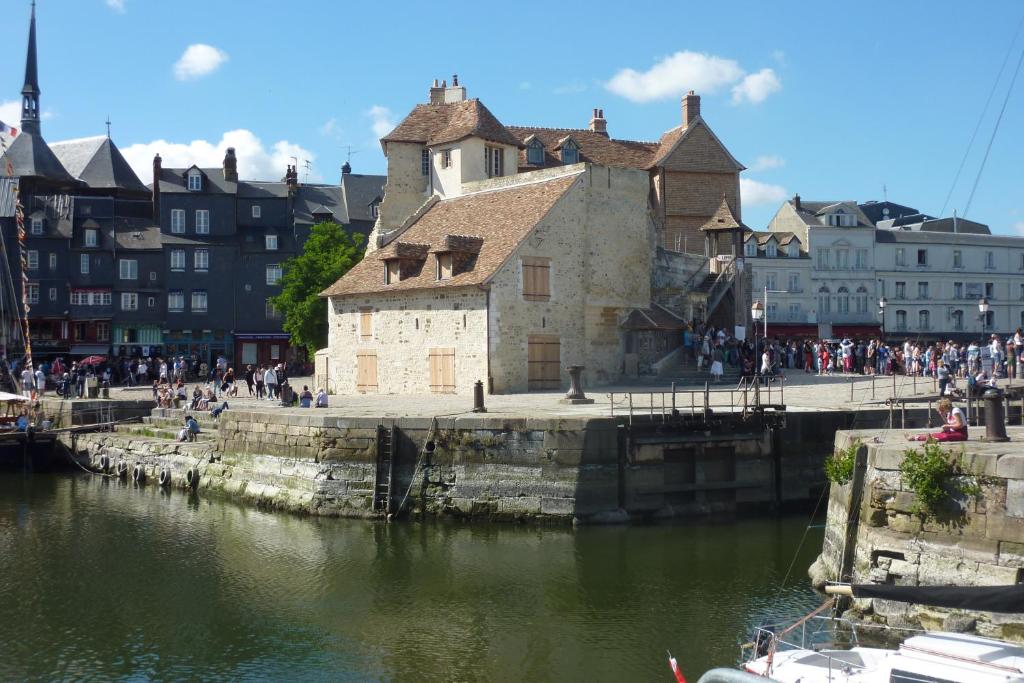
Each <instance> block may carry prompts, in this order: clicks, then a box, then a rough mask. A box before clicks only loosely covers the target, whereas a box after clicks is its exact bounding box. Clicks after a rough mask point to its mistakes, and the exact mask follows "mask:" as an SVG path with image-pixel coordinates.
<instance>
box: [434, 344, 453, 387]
mask: <svg viewBox="0 0 1024 683" xmlns="http://www.w3.org/2000/svg"><path fill="white" fill-rule="evenodd" d="M428 358H429V367H430V391H432V392H433V393H435V394H453V393H455V349H430V353H429V356H428Z"/></svg>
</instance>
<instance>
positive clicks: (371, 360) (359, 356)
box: [356, 351, 378, 393]
mask: <svg viewBox="0 0 1024 683" xmlns="http://www.w3.org/2000/svg"><path fill="white" fill-rule="evenodd" d="M377 388H378V387H377V352H376V351H356V390H357V391H360V392H363V393H365V392H371V391H373V392H375V391H377Z"/></svg>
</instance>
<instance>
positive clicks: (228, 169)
mask: <svg viewBox="0 0 1024 683" xmlns="http://www.w3.org/2000/svg"><path fill="white" fill-rule="evenodd" d="M224 180H226V181H228V182H229V183H237V182H238V159H237V158H236V157H235V148H234V147H228V151H227V152H225V153H224Z"/></svg>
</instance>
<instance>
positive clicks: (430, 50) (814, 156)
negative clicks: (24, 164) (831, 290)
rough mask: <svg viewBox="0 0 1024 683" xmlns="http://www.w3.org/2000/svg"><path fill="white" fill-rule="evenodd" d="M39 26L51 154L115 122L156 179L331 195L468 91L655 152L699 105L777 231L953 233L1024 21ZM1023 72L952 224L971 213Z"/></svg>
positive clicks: (995, 189)
mask: <svg viewBox="0 0 1024 683" xmlns="http://www.w3.org/2000/svg"><path fill="white" fill-rule="evenodd" d="M4 5H5V12H4V24H5V25H4V35H5V37H6V40H5V41H4V42H5V45H6V47H7V51H8V54H7V64H8V68H7V69H5V76H4V78H3V91H2V92H0V119H3V120H5V121H6V122H7V123H14V124H15V125H16V121H11V120H9V119H11V118H17V114H14V115H13V116H12V114H11V111H12V110H17V105H16V100H17V97H18V92H19V90H20V88H21V84H22V73H23V71H22V69H23V60H24V46H25V37H26V31H27V22H28V12H29V3H28V2H27V0H25V1H23V0H6V2H5V3H4ZM37 17H38V33H39V34H38V41H39V62H40V64H39V66H40V81H41V88H42V91H43V95H42V106H43V110H44V113H45V115H46V120H45V121H44V123H43V132H44V135H45V136H46V138H47V139H48V140H50V141H56V140H61V139H68V138H77V137H85V136H89V135H98V134H102V133H103V132H104V130H105V127H104V120H105V119H106V117H107V115H108V114H109V115H110V117H111V120H112V121H113V126H112V133H113V137H114V139H115V141H116V142H117V144H118V145H119V146H120V147H121V148H122V150H125V151H126V154H127V155H128V156H129V159H130V160H131V161H132V163H133V165H136V166H137V167H139V168H138V170H139V172H140V175H141V176H143V177H144V179H146V180H148V177H147V176H146V171H145V169H146V168H147V167H148V166H149V160H151V158H152V155H153V152H155V151H160V152H161V154H162V155H163V156H164V159H165V162H164V165H165V166H167V165H171V163H184V160H185V159H184V158H185V157H189V158H193V160H195V161H198V162H200V163H215V162H216V160H218V159H219V158H220V157H221V156H222V155H223V147H225V146H227V145H228V144H233V145H235V146H236V147H238V149H239V156H240V169H241V171H242V173H243V175H250V176H253V175H256V176H260V177H263V178H270V177H274V178H277V177H280V176H282V175H283V173H284V165H285V164H286V163H290V161H289V157H291V156H296V157H299V158H300V159H309V161H310V165H311V171H310V175H309V179H310V180H328V181H334V180H336V178H337V176H338V169H339V166H340V165H341V163H342V162H343V161H344V160H345V158H346V151H345V146H346V145H351V147H352V152H353V155H352V165H353V167H354V170H355V171H356V172H365V173H383V172H384V158H383V156H382V154H381V152H380V147H379V145H378V144H377V143H376V137H377V135H376V133H375V129H376V131H377V132H379V131H380V130H383V129H384V128H386V127H387V125H388V124H389V123H394V122H397V121H398V120H400V119H401V117H402V116H404V115H405V113H407V112H408V110H409V109H411V108H412V106H413V105H414V104H416V103H417V102H422V101H424V100H425V98H426V95H427V88H428V86H429V84H430V81H431V80H432V79H434V78H449V79H450V77H451V74H452V73H453V72H457V73H458V74H459V76H460V80H461V82H462V84H463V85H465V86H466V87H467V88H468V91H469V95H470V96H471V97H479V98H480V99H481V100H482V101H483V102H484V103H485V104H486V105H487V106H488V107H489V108H490V109H491V111H493V112H494V113H495V114H496V115H497V116H498V118H499V119H501V120H502V121H503V122H505V123H508V124H523V125H541V126H560V127H585V126H586V125H587V122H588V120H589V116H590V112H591V110H592V109H593V108H595V107H601V108H603V109H604V111H605V117H606V118H607V119H608V127H609V131H610V133H611V134H612V136H613V137H619V138H631V139H646V140H654V139H657V138H658V136H659V135H660V134H661V133H662V132H663V131H664V130H666V129H668V128H671V127H673V126H675V125H678V123H679V119H680V112H679V95H681V94H682V93H683V92H684V91H685V90H687V89H689V88H691V87H692V88H696V89H697V90H698V92H699V93H700V94H701V95H702V97H703V102H702V110H703V114H704V118H705V120H706V121H708V123H709V124H710V125H711V126H712V128H713V129H714V130H715V131H716V133H717V134H718V136H719V137H720V138H721V139H722V141H723V142H724V143H725V144H726V146H727V147H729V149H730V151H732V153H733V154H734V156H736V157H737V158H738V159H739V160H740V161H741V162H743V163H744V164H745V165H746V166H748V167H749V169H750V170H748V171H745V172H744V174H743V177H744V178H745V179H746V183H745V187H744V212H743V217H744V220H745V222H746V223H748V224H749V225H751V226H752V227H757V228H759V227H763V226H764V225H765V223H766V222H767V220H768V219H769V218H770V217H771V215H772V213H773V212H774V211H775V209H776V208H777V206H778V204H779V202H780V201H781V199H782V198H783V197H785V196H790V195H792V194H793V193H794V192H799V193H800V194H801V196H803V197H805V198H807V199H855V200H859V201H864V200H868V199H882V196H883V189H882V188H883V185H884V186H885V187H886V188H887V191H888V198H889V199H891V200H893V201H896V202H900V203H906V204H909V205H911V206H915V207H917V208H919V209H921V210H923V211H926V212H929V213H938V212H939V211H940V209H941V208H942V206H943V203H944V201H945V198H946V195H947V192H948V191H949V189H950V186H951V183H952V181H953V178H954V175H955V174H956V171H957V167H958V166H959V164H960V161H961V158H962V156H963V154H964V152H965V150H966V149H967V147H968V142H969V140H970V138H971V134H972V131H973V130H974V128H975V125H976V124H977V122H978V119H979V116H980V115H981V113H982V108H983V106H984V104H985V100H986V99H987V98H988V96H989V93H990V91H991V89H992V84H993V82H994V81H995V78H996V75H997V73H998V71H999V68H1000V65H1001V63H1002V62H1003V60H1004V58H1005V56H1006V54H1007V49H1008V47H1009V45H1010V43H1011V40H1012V39H1013V38H1014V36H1015V34H1016V32H1017V30H1018V27H1019V26H1020V24H1021V20H1022V18H1024V3H1021V2H1010V1H1004V2H995V1H992V2H985V3H963V2H947V1H945V0H943V1H931V2H923V1H911V2H892V1H890V2H864V1H861V2H856V3H825V2H804V3H796V2H786V3H766V2H730V3H707V2H678V1H677V2H669V3H666V2H663V1H662V2H650V3H647V2H629V3H623V2H614V3H613V2H604V3H602V2H597V1H595V0H591V1H590V2H545V3H540V2H518V3H515V4H514V5H507V4H504V5H487V4H483V3H479V2H472V3H470V2H444V3H424V2H416V3H404V2H398V3H387V4H386V5H382V4H378V3H352V2H331V1H327V0H294V1H292V2H280V1H277V2H269V1H264V0H248V1H247V2H242V1H240V0H237V1H236V0H215V1H211V0H205V1H204V2H195V1H193V0H175V2H157V1H155V0H40V2H39V5H38V8H37ZM190 46H202V47H193V48H191V50H190V49H189V48H190ZM1022 49H1024V36H1018V42H1017V44H1016V47H1015V49H1014V52H1013V53H1012V55H1011V56H1010V60H1009V63H1008V64H1007V67H1006V70H1005V72H1004V73H1003V76H1002V80H1001V81H1000V84H999V88H998V90H997V91H996V94H995V96H994V98H993V101H992V103H991V104H990V105H989V107H988V112H987V115H986V116H985V118H984V120H983V122H982V125H981V128H980V132H979V134H978V139H977V140H976V141H975V143H974V146H973V149H972V151H971V154H970V156H969V157H968V160H967V163H966V165H965V167H964V171H963V174H962V177H961V178H960V181H959V184H958V185H957V187H956V188H955V190H954V192H953V195H952V199H951V201H950V202H949V205H948V207H947V209H946V212H945V213H946V214H950V213H951V212H952V210H953V208H957V209H959V210H960V211H961V212H962V210H963V209H964V207H965V205H966V203H967V197H968V194H969V193H970V188H971V186H972V184H973V182H974V178H975V175H976V173H977V171H978V168H979V165H980V162H981V157H982V155H983V153H984V150H985V147H986V144H987V142H988V139H989V136H990V135H991V132H992V129H993V125H994V121H995V118H996V115H997V113H998V111H999V109H1000V107H1001V106H1002V102H1003V97H1004V95H1005V93H1006V89H1007V86H1008V84H1009V80H1010V76H1011V75H1012V72H1013V70H1014V67H1015V66H1016V63H1017V59H1018V57H1019V55H1020V51H1021V50H1022ZM186 57H187V58H186ZM183 58H184V60H183ZM176 65H178V66H177V67H176ZM652 68H654V69H655V70H654V71H653V72H651V70H652ZM627 69H628V70H632V71H631V72H625V73H623V71H624V70H627ZM648 72H651V73H648ZM1022 89H1024V77H1022V78H1021V79H1020V80H1019V81H1018V83H1017V84H1016V87H1015V91H1014V92H1013V93H1012V94H1011V96H1010V99H1009V102H1008V105H1007V108H1006V112H1005V114H1004V117H1003V121H1002V124H1001V127H1000V129H999V132H998V135H997V137H996V140H995V144H994V145H993V147H992V151H991V153H990V156H989V159H988V162H987V165H986V166H985V171H984V174H983V175H982V177H981V181H980V183H979V185H978V189H977V192H976V195H975V197H974V199H973V202H972V205H971V208H970V211H969V214H968V217H969V218H972V219H975V220H979V221H983V222H986V223H989V224H990V225H991V226H992V228H993V230H994V231H995V232H1001V233H1015V232H1019V233H1022V234H1024V194H1022V193H1021V191H1020V184H1021V183H1020V178H1021V173H1020V167H1019V163H1018V159H1019V157H1020V155H1021V151H1022V147H1024V145H1022V143H1024V117H1022V113H1024V92H1022ZM12 102H14V104H12ZM179 158H180V159H181V160H180V161H179ZM301 163H302V162H301V161H300V164H301ZM303 174H304V171H302V170H301V169H300V177H302V175H303Z"/></svg>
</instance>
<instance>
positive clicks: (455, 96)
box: [441, 74, 466, 104]
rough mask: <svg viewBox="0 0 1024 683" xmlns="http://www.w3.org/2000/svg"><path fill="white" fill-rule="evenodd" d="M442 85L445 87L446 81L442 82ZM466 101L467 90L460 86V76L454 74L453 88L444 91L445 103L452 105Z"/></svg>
mask: <svg viewBox="0 0 1024 683" xmlns="http://www.w3.org/2000/svg"><path fill="white" fill-rule="evenodd" d="M441 85H442V86H444V85H445V81H441ZM465 101H466V89H465V88H464V87H462V86H461V85H459V75H458V74H452V87H450V88H449V87H445V89H444V103H445V104H452V103H454V102H465Z"/></svg>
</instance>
